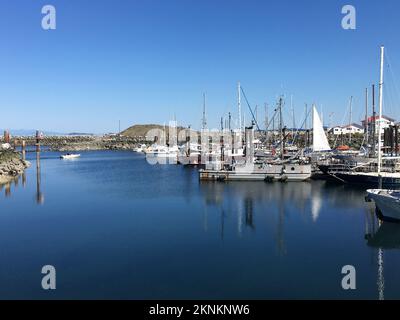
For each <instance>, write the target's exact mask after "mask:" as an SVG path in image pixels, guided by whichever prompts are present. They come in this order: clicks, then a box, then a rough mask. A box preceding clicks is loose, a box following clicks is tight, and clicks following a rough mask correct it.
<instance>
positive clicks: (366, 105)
mask: <svg viewBox="0 0 400 320" xmlns="http://www.w3.org/2000/svg"><path fill="white" fill-rule="evenodd" d="M364 129H365V145H367V146H368V144H369V133H368V88H365V128H364Z"/></svg>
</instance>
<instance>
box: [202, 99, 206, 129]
mask: <svg viewBox="0 0 400 320" xmlns="http://www.w3.org/2000/svg"><path fill="white" fill-rule="evenodd" d="M206 127H207V118H206V94H205V93H203V119H202V124H201V128H202V129H203V130H205V129H206Z"/></svg>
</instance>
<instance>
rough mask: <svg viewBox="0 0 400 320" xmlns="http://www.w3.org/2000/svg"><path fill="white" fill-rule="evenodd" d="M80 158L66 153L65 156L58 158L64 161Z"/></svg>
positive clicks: (78, 155) (77, 155)
mask: <svg viewBox="0 0 400 320" xmlns="http://www.w3.org/2000/svg"><path fill="white" fill-rule="evenodd" d="M80 156H81V155H80V154H70V153H67V154H63V155H61V156H60V158H61V159H64V160H67V159H76V158H79V157H80Z"/></svg>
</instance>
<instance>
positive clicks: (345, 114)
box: [334, 104, 350, 147]
mask: <svg viewBox="0 0 400 320" xmlns="http://www.w3.org/2000/svg"><path fill="white" fill-rule="evenodd" d="M348 112H350V104H348V105H347V108H346V112H345V113H344V116H343V120H342V122H341V123H342V124H341V125H340V126H341V127H343V126H344V121H345V119H346V118H347V113H348ZM342 134H343V133H342ZM338 139H339V135H337V137H336V138H335V142H334V147H336V145H337V141H338Z"/></svg>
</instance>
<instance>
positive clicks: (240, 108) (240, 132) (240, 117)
mask: <svg viewBox="0 0 400 320" xmlns="http://www.w3.org/2000/svg"><path fill="white" fill-rule="evenodd" d="M240 91H241V89H240V82H238V112H239V141H240V142H241V141H242V106H241V101H240V99H241V97H240Z"/></svg>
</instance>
